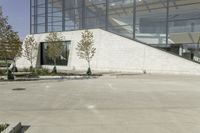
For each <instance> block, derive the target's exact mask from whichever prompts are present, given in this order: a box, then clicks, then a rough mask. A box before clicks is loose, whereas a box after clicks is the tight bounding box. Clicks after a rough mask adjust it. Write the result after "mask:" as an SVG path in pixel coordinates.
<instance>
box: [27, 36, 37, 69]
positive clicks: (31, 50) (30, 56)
mask: <svg viewBox="0 0 200 133" xmlns="http://www.w3.org/2000/svg"><path fill="white" fill-rule="evenodd" d="M37 49H38V45H37V42H36V41H35V39H34V36H28V37H27V38H26V39H25V41H24V57H25V58H26V59H27V60H28V61H29V62H30V64H31V66H30V70H31V71H32V69H33V61H34V60H35V59H36V57H37V52H36V51H37Z"/></svg>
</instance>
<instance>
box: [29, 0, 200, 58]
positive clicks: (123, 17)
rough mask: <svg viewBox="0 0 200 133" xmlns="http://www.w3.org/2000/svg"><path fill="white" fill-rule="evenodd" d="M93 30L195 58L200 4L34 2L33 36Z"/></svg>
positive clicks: (171, 0)
mask: <svg viewBox="0 0 200 133" xmlns="http://www.w3.org/2000/svg"><path fill="white" fill-rule="evenodd" d="M92 28H101V29H104V30H107V31H110V32H113V33H115V34H117V35H121V36H124V37H126V38H130V39H133V40H137V41H140V42H143V43H146V44H148V45H151V46H155V47H159V48H163V49H165V50H167V51H173V52H174V51H176V52H175V53H177V54H179V55H182V53H184V52H185V53H187V54H188V53H189V55H191V58H192V57H193V54H196V53H197V51H200V50H199V49H200V48H199V47H200V46H199V45H198V40H199V35H200V1H199V0H31V33H42V32H54V31H70V30H79V29H92ZM180 49H181V50H182V49H183V50H182V52H180ZM199 53H200V52H199ZM199 55H200V54H199Z"/></svg>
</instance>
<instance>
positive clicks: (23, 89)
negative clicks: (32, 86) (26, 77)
mask: <svg viewBox="0 0 200 133" xmlns="http://www.w3.org/2000/svg"><path fill="white" fill-rule="evenodd" d="M12 90H13V91H25V90H26V88H14V89H12Z"/></svg>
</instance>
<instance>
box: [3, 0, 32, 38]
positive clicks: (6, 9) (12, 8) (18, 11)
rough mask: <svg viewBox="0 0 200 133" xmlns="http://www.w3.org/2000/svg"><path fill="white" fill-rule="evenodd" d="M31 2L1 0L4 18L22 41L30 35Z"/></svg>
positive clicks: (28, 0) (27, 0)
mask: <svg viewBox="0 0 200 133" xmlns="http://www.w3.org/2000/svg"><path fill="white" fill-rule="evenodd" d="M29 2H30V0H0V6H1V7H2V8H3V13H4V16H8V22H9V24H10V25H12V26H13V29H14V30H15V31H16V32H18V33H19V35H20V37H21V39H23V38H24V37H25V36H26V35H27V34H29V33H30V4H29Z"/></svg>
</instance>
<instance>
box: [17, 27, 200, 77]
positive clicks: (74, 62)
mask: <svg viewBox="0 0 200 133" xmlns="http://www.w3.org/2000/svg"><path fill="white" fill-rule="evenodd" d="M91 31H92V32H93V33H94V38H95V48H96V49H97V50H96V54H95V56H94V58H93V61H92V63H91V66H92V69H93V70H100V71H122V72H125V71H126V72H143V71H144V70H145V71H146V72H147V73H167V74H193V75H200V65H199V64H197V63H194V62H191V61H188V60H186V59H183V58H180V57H178V56H175V55H172V54H169V53H166V52H164V51H161V50H158V49H155V48H152V47H149V46H146V45H144V44H141V43H138V42H135V41H132V40H129V39H126V38H123V37H120V36H118V35H115V34H112V33H109V32H106V31H103V30H100V29H94V30H91ZM81 32H83V31H71V32H62V35H63V36H64V38H65V40H66V41H69V40H70V41H72V44H71V50H70V56H69V65H68V66H67V67H61V66H60V67H58V69H64V70H67V69H76V70H86V69H87V63H86V61H84V60H80V59H79V58H78V57H77V55H76V46H77V42H78V41H79V40H80V39H81ZM47 35H48V34H36V35H34V37H35V39H36V40H37V42H44V40H45V37H46V36H47ZM17 65H18V67H21V68H23V67H29V66H30V64H29V63H28V62H27V61H26V60H25V59H24V58H20V59H19V60H18V61H17ZM35 65H36V63H35Z"/></svg>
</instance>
